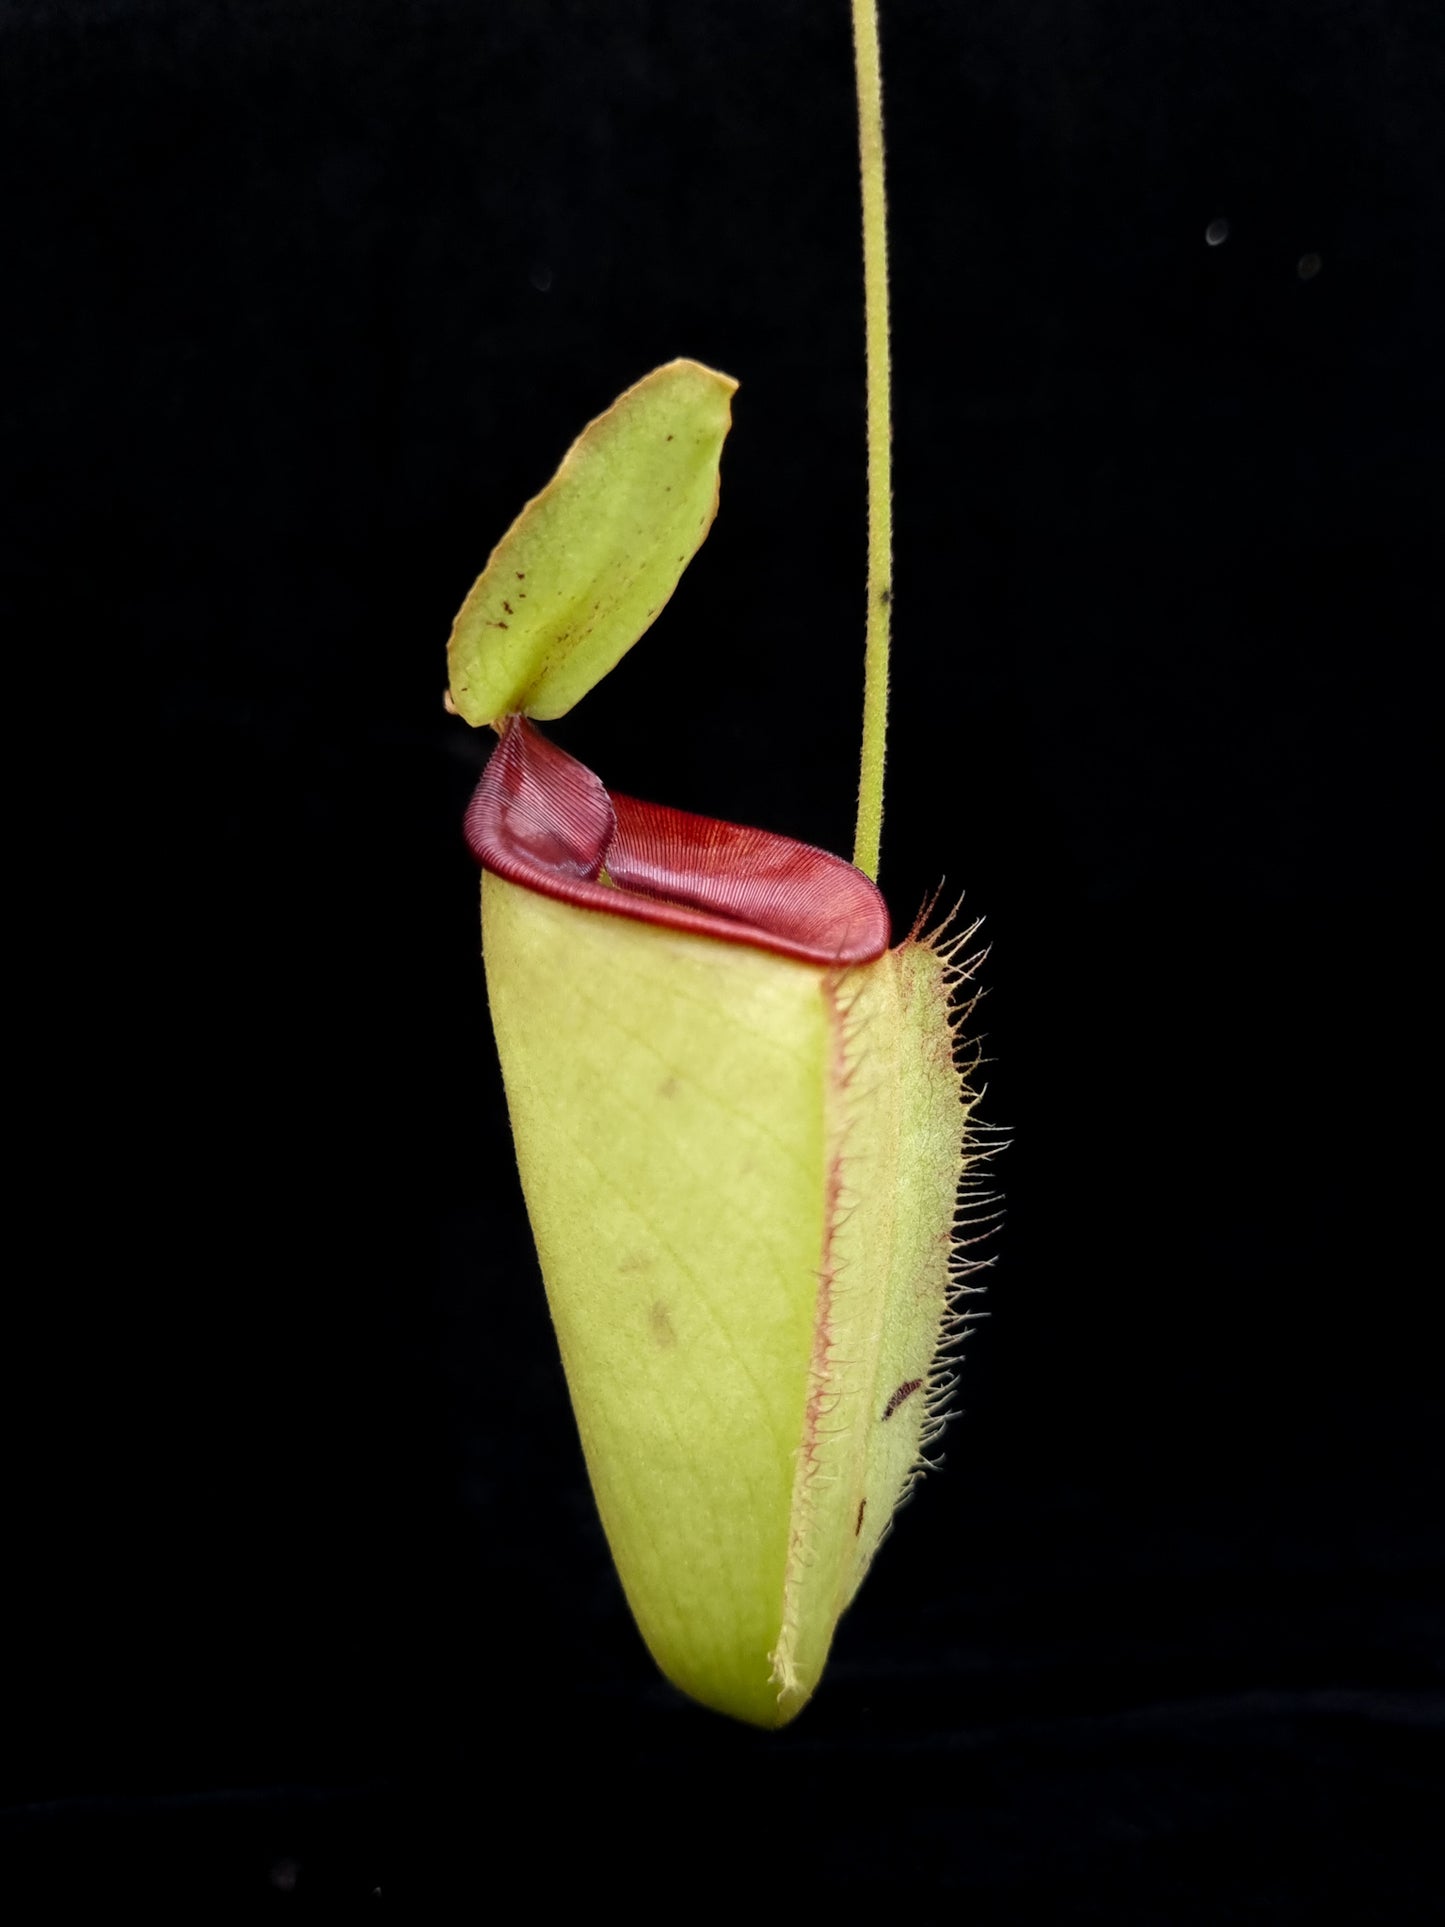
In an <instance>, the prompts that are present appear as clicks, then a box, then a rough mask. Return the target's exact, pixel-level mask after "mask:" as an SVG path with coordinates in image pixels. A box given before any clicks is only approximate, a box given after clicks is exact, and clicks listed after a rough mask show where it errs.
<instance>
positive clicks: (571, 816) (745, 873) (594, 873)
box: [465, 716, 890, 967]
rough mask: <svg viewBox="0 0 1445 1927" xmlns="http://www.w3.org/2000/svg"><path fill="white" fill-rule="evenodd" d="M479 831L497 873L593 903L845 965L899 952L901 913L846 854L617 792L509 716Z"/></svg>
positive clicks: (476, 840)
mask: <svg viewBox="0 0 1445 1927" xmlns="http://www.w3.org/2000/svg"><path fill="white" fill-rule="evenodd" d="M465 833H466V839H467V847H468V848H469V849H470V850H471V853H472V855H473V856H474V857H475V858H476V860H477V862H478V863H480V864H481V866H482V868H483V869H485V870H490V871H491V872H492V873H493V874H494V875H496V876H499V877H503V878H505V879H506V881H507V882H509V883H516V884H520V885H522V886H523V887H524V888H526V889H530V890H536V891H538V892H539V893H540V894H541V895H543V896H548V897H553V898H555V899H556V900H557V901H559V902H561V903H571V904H575V905H577V906H578V907H579V908H582V909H587V910H599V911H601V912H603V913H604V914H605V915H608V916H614V917H631V918H632V919H633V920H634V921H636V922H639V923H650V924H656V925H659V926H660V927H662V928H664V929H668V930H682V931H686V932H688V933H689V934H690V935H692V936H700V937H714V938H717V939H719V940H720V941H722V942H724V943H741V944H747V945H750V946H751V947H752V948H754V949H757V950H768V951H771V952H773V953H774V954H775V955H777V956H781V957H794V958H797V959H798V960H799V961H800V962H804V963H814V964H824V965H832V966H835V967H841V966H844V965H850V964H864V963H871V962H872V961H873V960H874V959H875V958H876V957H881V956H882V954H883V952H884V951H885V950H886V949H887V948H888V943H889V937H890V928H889V920H888V906H887V905H886V904H885V903H884V901H883V898H882V895H881V894H880V892H879V890H878V887H877V885H876V884H875V883H873V882H872V881H871V880H870V879H869V878H868V877H866V876H865V875H864V874H863V872H862V871H861V870H858V869H855V868H854V866H853V865H852V864H851V863H847V862H845V861H844V859H843V858H842V857H839V856H834V855H833V854H832V853H831V851H828V850H819V849H816V848H815V847H814V846H813V845H812V844H811V843H799V842H797V841H796V840H795V839H794V838H792V837H789V836H779V835H778V834H776V832H774V831H771V830H756V829H750V828H747V827H745V826H744V825H742V824H738V823H724V822H721V821H719V820H718V819H717V818H716V817H710V816H694V815H692V814H691V813H690V812H688V811H686V810H674V809H669V808H668V807H667V806H666V805H664V804H660V803H643V802H639V801H638V800H637V799H636V798H635V797H631V796H620V795H613V794H611V793H610V792H609V791H608V790H607V789H606V787H605V786H604V784H603V783H602V781H601V779H600V778H599V777H597V776H595V775H594V774H593V772H592V771H591V770H590V769H588V768H587V766H586V765H585V764H584V763H579V762H578V761H577V759H576V758H575V757H573V756H569V755H568V754H567V753H566V751H565V750H562V749H559V748H558V747H557V745H556V744H555V743H552V742H549V741H548V739H547V738H546V737H545V736H544V735H543V734H542V733H541V731H540V730H539V729H537V728H536V727H535V725H534V724H532V723H530V722H528V721H527V719H526V718H525V717H523V716H511V717H509V718H508V720H507V723H506V727H505V728H504V730H503V732H502V739H501V741H500V742H499V743H498V744H497V747H496V748H495V749H494V750H493V751H492V754H491V756H490V758H489V759H488V762H487V766H486V768H485V769H484V770H483V772H482V779H481V781H480V783H478V785H477V788H476V792H475V794H474V795H473V797H472V800H471V802H470V804H469V805H468V806H467V814H466V820H465Z"/></svg>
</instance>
